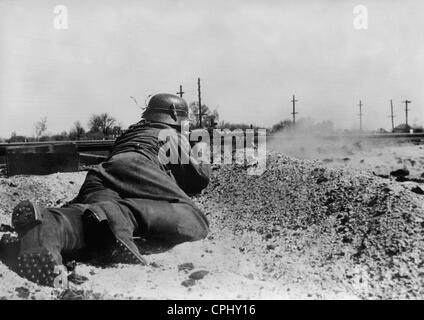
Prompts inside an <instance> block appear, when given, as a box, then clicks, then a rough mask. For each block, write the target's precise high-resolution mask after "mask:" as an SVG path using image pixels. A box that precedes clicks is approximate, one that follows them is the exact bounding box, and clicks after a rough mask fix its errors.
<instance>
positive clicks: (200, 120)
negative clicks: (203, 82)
mask: <svg viewBox="0 0 424 320" xmlns="http://www.w3.org/2000/svg"><path fill="white" fill-rule="evenodd" d="M197 93H198V96H199V126H200V128H201V127H202V94H201V91H200V78H197Z"/></svg>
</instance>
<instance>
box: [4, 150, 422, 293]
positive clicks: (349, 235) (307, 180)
mask: <svg viewBox="0 0 424 320" xmlns="http://www.w3.org/2000/svg"><path fill="white" fill-rule="evenodd" d="M267 166H268V169H267V171H266V172H265V173H264V174H263V175H261V176H251V175H247V174H246V168H243V167H241V166H222V167H218V168H216V170H214V171H213V177H212V179H211V183H210V185H209V186H208V188H207V189H206V190H204V192H203V194H202V195H201V196H199V197H196V199H195V201H196V202H197V203H198V204H199V206H201V207H203V208H204V211H205V212H206V213H207V215H208V218H209V220H210V222H211V234H210V235H209V236H208V238H207V239H205V240H202V241H199V242H195V243H185V244H182V245H179V246H176V247H175V248H173V249H171V250H170V251H168V252H165V253H161V254H152V255H149V256H146V258H147V259H148V260H149V261H150V262H152V264H151V265H149V266H147V267H141V266H129V265H111V266H109V267H107V268H99V267H95V266H92V265H86V264H81V263H78V264H77V266H76V273H77V274H78V275H80V276H81V277H85V278H87V280H86V281H84V282H83V283H82V284H72V290H73V292H76V293H77V295H79V297H82V298H88V299H90V298H116V299H119V298H141V299H152V298H153V299H155V298H172V299H174V298H179V299H185V298H188V299H204V298H210V299H216V298H219V299H252V298H256V299H262V298H268V299H280V298H309V299H317V298H318V299H321V298H322V299H329V298H423V297H424V289H423V288H424V283H423V282H424V281H423V279H424V276H423V275H424V272H423V269H424V268H423V257H424V254H423V252H424V251H423V249H422V248H423V225H424V222H423V218H424V196H420V195H417V194H415V193H412V192H411V191H410V189H409V188H408V187H407V186H404V185H401V184H399V183H397V182H392V181H389V180H387V179H381V178H379V177H376V176H374V175H373V174H372V173H371V172H370V171H358V170H352V169H343V168H329V167H327V166H325V164H323V163H322V162H318V161H306V160H296V159H293V158H288V157H285V156H282V155H278V154H273V155H271V156H269V157H268V164H267ZM84 177H85V173H84V172H79V173H73V174H54V175H50V176H44V177H41V176H31V177H23V176H19V177H11V178H0V222H2V223H9V219H10V217H9V215H10V212H11V209H12V208H13V206H14V205H15V204H16V203H17V202H18V201H20V200H22V199H25V198H30V199H34V200H35V201H37V202H39V203H41V204H45V205H60V204H63V203H64V202H66V201H67V200H70V199H71V198H73V197H74V196H75V194H76V193H77V191H78V188H79V186H80V185H81V183H82V182H83V180H84ZM0 278H1V285H0V296H3V297H5V298H9V299H10V298H26V299H29V298H36V299H42V298H45V299H52V298H57V297H60V295H61V294H63V292H59V291H58V290H53V289H50V288H46V287H39V286H36V285H35V284H32V283H30V282H28V281H26V280H24V279H21V278H19V277H18V276H17V275H16V274H14V273H13V272H11V271H10V270H8V269H7V268H6V267H5V266H4V265H2V264H0Z"/></svg>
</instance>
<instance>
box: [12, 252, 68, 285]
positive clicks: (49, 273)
mask: <svg viewBox="0 0 424 320" xmlns="http://www.w3.org/2000/svg"><path fill="white" fill-rule="evenodd" d="M17 260H18V261H17V268H16V272H17V274H18V275H19V276H21V277H23V278H25V279H28V280H29V281H32V282H34V283H37V284H39V285H42V286H49V287H54V288H61V289H64V288H67V287H68V273H67V269H66V267H65V266H64V265H62V264H61V263H58V262H57V259H56V258H55V256H54V255H53V254H52V253H51V252H49V251H48V250H47V249H45V248H39V249H36V250H31V252H26V253H21V254H20V255H19V256H18V259H17Z"/></svg>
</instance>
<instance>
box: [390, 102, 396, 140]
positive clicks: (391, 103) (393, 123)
mask: <svg viewBox="0 0 424 320" xmlns="http://www.w3.org/2000/svg"><path fill="white" fill-rule="evenodd" d="M389 118H392V132H393V131H394V130H395V122H394V118H395V115H394V114H393V100H390V116H389Z"/></svg>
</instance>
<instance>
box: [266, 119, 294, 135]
mask: <svg viewBox="0 0 424 320" xmlns="http://www.w3.org/2000/svg"><path fill="white" fill-rule="evenodd" d="M291 127H293V122H292V121H291V120H289V119H286V120H283V121H280V122H278V123H276V124H274V125H273V126H272V128H271V132H272V133H275V132H278V131H282V130H287V129H290V128H291Z"/></svg>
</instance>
